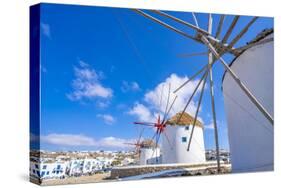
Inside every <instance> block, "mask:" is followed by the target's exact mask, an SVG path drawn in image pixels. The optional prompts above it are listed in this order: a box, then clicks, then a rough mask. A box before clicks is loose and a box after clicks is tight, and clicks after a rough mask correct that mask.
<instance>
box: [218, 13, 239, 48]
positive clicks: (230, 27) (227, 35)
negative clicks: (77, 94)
mask: <svg viewBox="0 0 281 188" xmlns="http://www.w3.org/2000/svg"><path fill="white" fill-rule="evenodd" d="M239 17H240V16H235V17H234V18H233V21H232V23H231V25H230V26H229V28H228V30H227V32H226V34H225V35H224V37H223V39H222V44H224V43H226V41H227V39H228V38H229V36H230V34H231V33H232V30H233V29H234V27H235V25H236V23H237V21H238V20H239Z"/></svg>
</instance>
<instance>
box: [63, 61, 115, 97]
mask: <svg viewBox="0 0 281 188" xmlns="http://www.w3.org/2000/svg"><path fill="white" fill-rule="evenodd" d="M74 74H75V79H74V80H73V81H72V89H73V91H72V92H71V93H69V94H67V97H68V98H69V99H70V100H73V101H78V100H83V99H90V100H91V99H95V98H101V99H109V98H111V97H112V96H113V91H112V89H111V88H108V87H104V86H103V85H102V84H101V82H100V79H101V78H102V77H103V74H102V73H97V72H96V71H95V70H94V69H91V68H90V66H89V65H88V64H87V63H85V62H83V61H80V66H79V67H74Z"/></svg>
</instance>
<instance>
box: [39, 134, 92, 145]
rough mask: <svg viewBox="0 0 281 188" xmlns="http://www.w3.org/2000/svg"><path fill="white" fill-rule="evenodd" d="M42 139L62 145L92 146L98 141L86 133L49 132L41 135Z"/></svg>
mask: <svg viewBox="0 0 281 188" xmlns="http://www.w3.org/2000/svg"><path fill="white" fill-rule="evenodd" d="M41 141H42V142H45V143H48V144H53V145H61V146H91V145H95V144H96V142H95V140H94V139H93V138H90V137H87V136H84V135H82V134H81V135H75V134H56V133H53V134H48V135H46V136H41Z"/></svg>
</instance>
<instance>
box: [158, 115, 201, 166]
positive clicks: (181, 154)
mask: <svg viewBox="0 0 281 188" xmlns="http://www.w3.org/2000/svg"><path fill="white" fill-rule="evenodd" d="M179 116H180V113H177V114H176V115H175V116H173V117H172V118H171V119H170V120H168V123H167V126H166V129H165V134H166V135H163V136H162V163H166V164H167V163H188V164H195V163H204V162H206V158H205V146H204V136H203V125H202V123H201V122H200V121H198V120H197V121H196V124H195V127H194V132H193V138H192V142H191V145H190V149H189V151H187V147H188V141H189V138H190V133H191V129H192V124H193V121H194V118H193V117H192V116H191V115H189V114H188V113H184V114H183V116H182V118H181V119H180V121H179V122H178V118H179Z"/></svg>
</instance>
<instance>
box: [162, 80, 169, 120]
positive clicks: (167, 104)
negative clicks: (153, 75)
mask: <svg viewBox="0 0 281 188" xmlns="http://www.w3.org/2000/svg"><path fill="white" fill-rule="evenodd" d="M170 93H171V83H169V90H168V100H167V103H166V108H165V113H164V116H163V120H162V123H163V122H164V121H165V120H164V118H165V117H166V115H167V110H168V106H169V102H170Z"/></svg>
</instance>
